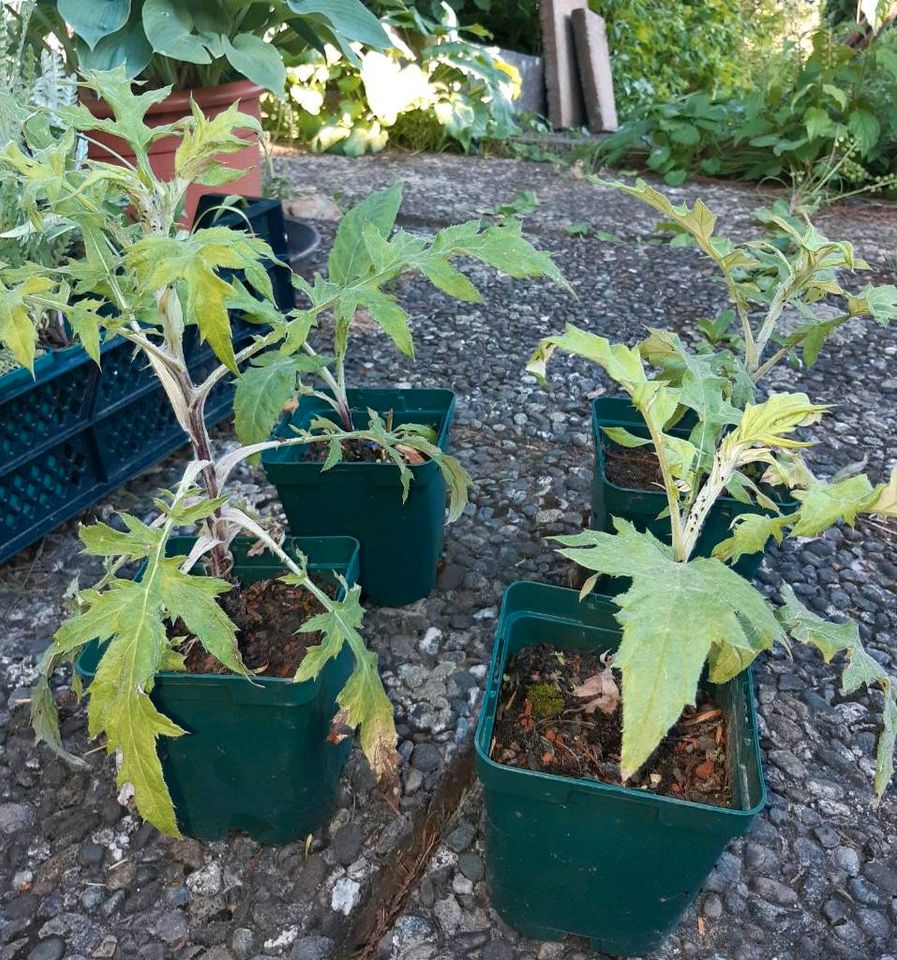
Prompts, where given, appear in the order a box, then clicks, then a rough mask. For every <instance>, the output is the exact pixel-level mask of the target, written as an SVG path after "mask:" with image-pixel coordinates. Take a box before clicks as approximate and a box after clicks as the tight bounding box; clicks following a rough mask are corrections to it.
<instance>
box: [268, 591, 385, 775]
mask: <svg viewBox="0 0 897 960" xmlns="http://www.w3.org/2000/svg"><path fill="white" fill-rule="evenodd" d="M283 580H284V581H285V582H287V583H295V582H298V581H297V579H296V577H295V576H294V575H293V574H289V575H287V576H286V577H284V578H283ZM343 587H344V589H345V596H344V598H343V599H342V600H335V601H332V602H331V605H330V609H329V610H327V611H325V612H324V613H320V614H316V615H315V616H313V617H311V618H309V619H308V620H307V621H306V622H305V624H303V626H302V628H301V631H302V632H303V633H312V632H316V631H320V632H321V633H322V634H323V641H322V642H321V643H320V644H319V645H317V646H315V647H312V648H311V649H309V651H308V652H307V653H306V655H305V658H304V659H303V661H302V663H301V664H300V665H299V669H298V670H297V671H296V676H295V678H294V679H295V680H296V681H297V682H301V681H303V680H309V679H311V678H313V677H316V676H317V675H318V673H320V671H321V669H322V668H323V666H324V665H325V664H326V663H327V661H328V660H330V659H332V658H333V657H336V656H338V655H339V652H340V651H341V650H342V647H343V644H344V643H348V644H349V647H350V648H351V650H352V655H353V656H354V658H355V667H354V669H353V670H352V674H351V675H350V677H349V679H348V680H347V681H346V685H345V686H344V687H343V689H342V690H341V691H340V693H339V694H338V696H337V702H338V703H339V705H340V707H342V709H343V710H344V711H345V712H346V722H347V724H348V725H349V726H351V727H358V729H359V737H360V740H361V748H362V750H363V751H364V755H365V756H366V757H367V758H368V762H369V763H370V765H371V768H372V769H373V771H374V772H375V774H377V776H378V777H381V776H384V775H385V776H387V777H391V776H392V775H393V774H394V772H395V769H396V763H397V757H396V749H395V745H396V731H395V722H394V720H393V708H392V703H390V700H389V697H387V696H386V691H385V690H384V689H383V683H382V681H381V680H380V675H379V673H378V672H377V655H376V654H375V653H372V652H370V651H369V650H368V649H367V648H366V647H365V645H364V641H363V640H362V638H361V634H360V633H359V632H358V628H359V627H360V626H361V621H362V617H363V611H362V609H361V603H360V596H361V588H360V587H358V586H353V587H350V588H346V584H345V583H343Z"/></svg>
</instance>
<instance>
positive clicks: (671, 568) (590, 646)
mask: <svg viewBox="0 0 897 960" xmlns="http://www.w3.org/2000/svg"><path fill="white" fill-rule="evenodd" d="M556 348H561V349H565V350H570V351H571V352H574V353H576V354H577V355H579V356H583V357H586V358H587V359H589V360H591V361H593V362H595V363H597V364H598V365H599V366H600V367H601V368H602V369H603V370H604V371H605V372H606V373H607V374H608V376H610V377H611V378H612V379H613V380H614V381H616V382H617V383H618V384H619V385H620V386H621V387H622V388H623V390H625V391H626V393H627V395H628V396H629V397H630V398H631V401H632V403H633V404H634V406H635V407H636V409H637V410H638V412H639V413H640V415H641V416H642V418H643V420H644V423H645V424H646V426H647V428H648V430H649V432H650V436H651V443H652V444H653V446H654V450H655V452H656V454H657V458H658V462H659V463H660V468H661V470H662V475H663V483H664V493H665V497H666V501H667V507H668V511H669V521H668V522H669V525H670V530H671V533H670V540H671V543H670V544H669V545H668V544H666V543H663V542H661V541H660V540H659V539H658V538H657V537H655V536H654V535H653V534H652V533H651V532H649V531H639V530H637V529H636V527H635V526H634V525H633V524H632V523H630V522H629V521H628V520H625V519H621V518H616V519H615V520H614V532H612V533H610V532H605V531H597V530H589V531H585V532H581V533H578V534H575V535H572V536H566V537H559V538H557V539H558V540H559V541H560V543H561V544H562V548H561V550H560V552H561V554H562V555H564V556H566V557H568V558H570V559H573V560H574V561H576V562H577V563H579V564H581V565H582V566H583V567H585V568H586V570H588V571H589V572H590V574H591V576H590V578H589V579H588V580H587V581H586V584H585V585H584V587H583V590H582V592H581V594H580V595H579V596H577V594H576V592H574V591H571V590H564V589H561V588H557V587H550V586H544V585H539V584H515V585H514V586H512V587H511V588H509V590H508V591H507V593H506V595H505V598H504V602H503V606H502V612H501V615H500V618H499V625H498V631H497V638H496V644H495V648H494V653H493V661H492V668H491V670H490V674H489V680H488V685H487V689H486V695H485V700H484V709H483V712H482V714H481V717H480V722H479V726H478V729H477V735H476V750H477V767H478V773H479V776H480V778H481V780H482V781H483V783H484V785H485V803H486V825H487V826H486V831H487V833H486V840H487V848H486V854H487V877H488V879H489V882H490V886H491V891H492V897H493V902H494V904H495V906H496V908H497V909H498V910H499V912H500V913H501V914H502V916H503V917H504V918H505V919H506V920H507V921H508V922H509V923H511V924H512V925H513V926H515V927H517V928H518V929H520V930H521V931H522V932H524V933H527V934H529V935H532V936H538V937H542V938H544V939H558V938H559V937H561V936H563V935H564V934H566V933H574V934H578V935H582V936H586V937H589V938H590V939H591V940H592V944H593V946H594V947H596V948H597V949H601V950H604V951H606V952H608V953H612V954H623V955H636V954H639V955H642V954H646V953H649V952H650V951H652V950H653V949H655V948H656V947H657V946H658V945H659V944H660V942H661V940H662V939H663V937H664V936H665V934H666V933H667V932H668V931H669V930H670V929H671V928H672V927H673V926H674V925H675V923H676V922H677V920H678V919H679V917H680V916H681V914H682V912H683V911H684V910H685V909H686V908H687V907H688V905H689V904H690V903H691V901H692V900H693V899H694V898H695V896H696V895H697V893H698V891H699V889H700V886H701V884H702V883H703V881H704V879H705V878H706V876H707V874H708V873H709V872H710V870H711V869H712V867H713V864H714V863H715V861H716V859H717V858H718V857H719V855H720V853H721V852H722V851H723V849H724V848H725V846H726V844H727V843H728V841H729V839H731V838H732V837H733V836H736V835H738V834H740V833H743V832H745V831H746V830H747V829H748V827H749V826H750V823H751V821H752V820H753V818H754V817H755V816H756V814H757V813H758V812H759V810H760V809H761V808H762V806H763V803H764V798H765V789H764V785H763V779H762V772H761V769H760V752H759V741H758V733H757V726H756V719H755V716H754V702H753V693H752V687H751V682H750V672H749V668H750V664H751V662H752V661H753V660H754V658H755V657H756V656H757V655H758V654H759V653H761V652H762V651H764V650H768V649H771V648H772V647H773V646H774V645H775V644H785V645H787V644H788V642H789V638H790V640H791V641H794V642H797V643H805V644H810V645H812V646H815V647H817V648H818V649H819V650H820V652H821V653H822V655H823V657H824V658H825V659H826V660H831V658H832V657H833V656H835V655H836V654H843V655H844V656H845V657H846V666H845V670H844V675H843V681H842V682H843V689H844V691H845V693H849V692H852V691H854V690H856V689H857V688H858V687H860V686H862V685H863V684H866V685H868V686H872V685H877V686H879V687H880V688H881V691H882V693H883V694H884V710H883V727H884V729H883V733H882V736H881V739H880V740H879V746H878V756H877V773H876V777H875V787H876V792H877V793H878V795H879V797H880V796H881V795H882V794H883V793H884V790H885V788H886V787H887V784H888V782H889V781H890V779H891V777H892V774H893V750H894V743H895V736H897V687H895V680H894V678H892V677H891V676H889V675H888V674H887V673H886V672H885V670H884V669H883V668H882V667H881V665H880V664H879V663H878V662H877V661H876V660H875V659H874V658H873V657H871V656H870V655H869V654H867V653H866V651H865V650H864V649H863V646H862V644H861V642H860V637H859V629H858V627H857V625H856V624H854V623H846V624H832V623H827V622H826V621H824V620H822V619H820V618H819V617H817V616H816V615H815V614H813V613H811V612H810V611H808V610H806V609H805V608H804V607H803V606H802V605H801V604H800V602H799V601H798V600H797V598H796V596H795V595H794V593H793V592H792V591H791V590H790V588H789V587H788V586H787V585H786V586H785V587H784V588H783V600H784V603H783V604H782V606H780V607H778V608H777V609H776V608H774V607H773V606H772V605H771V604H770V603H769V602H768V601H767V600H766V599H765V597H764V596H763V595H762V594H761V593H760V592H759V591H758V590H756V589H755V588H754V587H753V586H752V585H751V584H750V583H749V582H748V581H747V580H745V579H744V578H742V577H741V576H739V575H738V574H737V573H736V572H735V571H734V570H732V569H731V568H730V567H729V566H728V565H727V564H726V563H725V562H724V560H726V559H732V558H734V557H736V556H738V555H739V554H740V553H742V552H752V551H755V550H757V549H761V548H762V546H763V544H764V543H765V542H766V540H767V539H768V538H769V537H776V538H777V539H781V538H783V537H785V536H804V537H805V536H815V535H817V534H819V533H821V532H822V531H823V530H825V529H826V528H827V527H829V526H830V525H831V524H833V523H835V522H837V521H838V520H842V519H843V520H845V521H846V522H848V523H853V522H854V519H855V518H856V516H857V515H858V514H859V513H875V514H879V515H882V516H897V470H895V471H894V473H893V474H892V475H891V477H890V480H889V482H888V483H887V485H886V484H884V483H880V484H877V485H875V486H873V485H872V484H871V483H870V482H869V480H868V479H867V478H866V477H864V476H853V477H850V478H847V479H844V480H839V481H837V482H826V481H822V480H818V479H816V478H813V477H812V476H811V475H809V471H808V470H807V468H806V466H805V465H804V464H803V462H802V460H801V458H800V455H799V451H800V448H801V447H805V446H808V445H809V444H808V442H807V441H805V440H801V439H799V436H798V435H797V434H798V431H799V429H800V428H801V427H803V426H806V425H809V424H815V423H817V422H819V421H820V419H821V417H822V415H823V414H824V412H825V410H826V408H825V407H824V406H822V405H819V404H814V403H811V402H810V401H809V399H808V398H807V397H806V396H805V395H803V394H772V395H771V396H770V397H769V398H768V399H767V400H765V401H764V402H762V403H756V404H755V403H747V404H746V405H745V408H744V410H743V411H741V412H740V415H739V416H738V417H737V422H736V423H734V424H733V425H732V426H731V429H728V430H726V431H720V430H717V429H714V428H711V427H710V426H709V421H710V420H712V418H713V411H714V410H715V409H717V408H718V405H719V404H720V403H721V402H722V401H723V398H724V396H725V384H723V383H720V382H718V381H716V382H715V381H714V379H713V378H710V377H708V378H705V379H704V380H703V385H704V390H703V391H701V392H699V393H697V394H696V393H695V392H694V391H691V390H689V389H687V388H685V387H678V386H676V387H674V386H670V385H669V384H668V383H666V382H665V381H664V380H662V379H650V378H649V377H648V375H647V372H646V368H645V366H644V364H643V361H642V358H641V355H640V353H639V351H638V349H637V348H629V347H626V346H623V345H621V344H610V343H609V342H608V341H607V340H606V339H604V338H602V337H597V336H593V335H588V334H583V333H582V332H579V331H571V330H568V331H567V333H565V334H563V335H559V336H556V337H549V338H546V339H545V340H543V341H542V343H541V344H540V347H539V349H538V350H537V352H536V354H535V356H534V358H533V360H532V362H531V364H530V366H529V367H528V369H529V370H530V371H531V372H533V373H535V374H536V375H537V376H543V375H544V373H545V365H546V363H547V360H548V358H549V357H550V356H551V353H552V352H553V351H554V350H555V349H556ZM681 405H685V406H686V407H687V408H688V409H689V410H691V412H692V413H693V414H694V415H695V416H696V417H697V419H698V423H699V424H708V429H711V430H712V432H713V433H714V435H715V439H714V441H713V443H712V446H711V449H712V463H713V465H712V467H711V468H710V472H709V475H707V476H706V477H705V478H704V479H701V473H700V471H699V470H698V469H697V464H698V463H699V462H700V459H701V452H702V449H704V448H701V447H699V446H697V445H695V444H692V443H691V441H690V440H688V439H684V438H678V437H674V436H672V435H671V434H669V432H668V427H669V424H670V423H671V422H672V421H673V420H674V418H675V416H676V412H677V410H678V409H679V407H680V406H681ZM751 465H760V466H761V467H762V469H763V470H764V473H768V474H771V475H773V476H775V477H782V478H784V479H786V480H787V479H788V478H789V477H792V476H794V475H795V474H797V473H806V474H807V475H809V476H810V479H808V480H807V482H806V483H805V485H804V486H803V487H802V489H800V490H798V491H797V492H796V493H795V496H796V499H797V501H798V504H797V506H796V508H795V509H794V510H792V511H791V512H789V513H788V514H784V515H782V516H773V517H769V516H764V515H762V514H748V515H745V516H742V517H741V518H739V519H738V520H737V521H736V523H735V526H734V528H733V530H732V531H731V535H730V537H729V538H728V539H727V540H726V541H724V542H723V543H721V544H719V545H718V546H717V547H716V549H715V555H714V556H710V557H697V556H696V555H695V545H696V543H697V542H698V539H699V537H700V534H701V529H702V527H703V525H704V524H705V523H706V521H707V518H708V516H709V515H710V513H711V511H712V508H713V505H714V503H715V502H716V501H717V500H718V498H719V497H720V496H721V494H722V492H723V491H724V490H725V489H726V487H727V485H728V484H729V482H730V481H731V479H732V478H733V477H737V476H738V475H739V474H743V473H744V471H745V470H747V469H748V468H749V467H750V466H751ZM698 483H700V487H697V486H696V485H697V484H698ZM599 575H607V576H612V577H619V578H625V579H626V581H627V582H628V583H629V587H628V589H627V590H626V591H625V592H623V593H622V594H619V595H617V596H614V597H605V596H600V595H597V594H593V593H591V591H592V590H593V588H594V586H595V583H596V578H597V577H598V576H599ZM580 601H581V602H580ZM521 851H526V854H525V856H526V862H527V863H528V864H531V865H532V869H529V870H528V869H525V868H522V866H521V859H520V858H521V853H520V852H521Z"/></svg>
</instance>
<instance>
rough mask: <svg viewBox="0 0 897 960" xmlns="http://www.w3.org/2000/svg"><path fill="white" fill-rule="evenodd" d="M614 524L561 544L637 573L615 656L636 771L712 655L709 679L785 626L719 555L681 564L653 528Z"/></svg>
mask: <svg viewBox="0 0 897 960" xmlns="http://www.w3.org/2000/svg"><path fill="white" fill-rule="evenodd" d="M614 527H615V529H616V534H609V533H602V532H598V531H589V532H585V533H580V534H575V535H573V536H568V537H558V538H557V540H558V541H559V542H560V543H561V544H563V545H564V547H563V549H560V550H559V551H558V552H559V553H561V554H562V555H563V556H566V557H568V558H569V559H571V560H573V561H575V562H576V563H579V564H581V565H582V566H584V567H585V568H586V569H588V570H592V571H595V572H596V573H602V574H606V575H608V576H613V577H629V578H631V579H632V586H631V587H630V588H629V590H627V591H626V592H625V593H623V594H621V595H620V596H619V597H617V598H616V602H617V604H618V605H619V607H620V609H619V612H618V613H617V620H618V621H619V623H620V626H621V627H622V628H623V639H622V641H621V643H620V647H619V649H618V651H617V653H616V655H615V656H614V665H615V666H617V667H619V669H620V670H621V672H622V674H623V749H622V758H621V771H622V773H623V776H624V777H625V778H628V777H629V776H631V775H632V774H633V773H635V772H636V771H637V770H638V769H639V768H640V767H641V766H642V764H643V763H644V762H645V761H646V760H647V759H648V757H649V756H650V755H651V754H652V753H653V752H654V750H655V749H656V747H657V745H658V744H659V743H660V741H661V739H662V738H663V737H664V736H665V734H666V733H667V731H668V730H669V729H670V727H671V726H672V725H673V724H674V723H676V721H677V720H678V719H679V717H680V716H681V714H682V711H683V709H684V708H685V707H686V706H687V705H688V704H690V703H694V702H695V694H696V691H697V684H698V680H699V678H700V675H701V671H702V670H703V667H704V663H705V662H706V661H707V658H708V657H710V656H711V654H713V659H712V664H713V667H714V671H713V673H712V675H711V679H712V680H713V681H715V682H723V681H725V680H728V679H731V677H732V676H733V675H734V673H733V671H735V672H737V670H740V669H742V668H743V666H744V665H745V663H746V662H750V660H751V659H753V657H754V656H756V655H757V653H759V652H760V651H761V650H765V649H769V648H771V647H772V645H773V644H774V643H775V642H776V641H781V640H783V639H784V631H783V630H782V628H781V626H780V625H779V623H778V621H777V620H776V618H775V615H774V614H773V612H772V610H771V609H770V607H769V605H768V604H767V602H766V600H765V599H764V598H763V596H762V595H761V594H760V593H759V592H758V591H757V590H755V589H754V587H753V586H751V584H750V583H748V582H747V581H746V580H744V579H743V578H742V577H740V576H739V575H738V574H737V573H735V572H734V571H733V570H731V569H729V568H728V567H727V566H725V564H723V563H721V562H720V561H719V560H715V559H712V558H702V559H697V560H691V561H689V562H688V563H678V562H676V561H675V560H674V559H673V555H672V550H671V548H670V547H668V546H666V545H665V544H662V543H661V542H660V541H659V540H657V539H656V538H655V537H653V536H652V535H651V534H650V533H640V532H638V531H637V530H636V529H635V527H634V526H632V524H630V523H629V522H628V521H625V520H621V519H615V520H614Z"/></svg>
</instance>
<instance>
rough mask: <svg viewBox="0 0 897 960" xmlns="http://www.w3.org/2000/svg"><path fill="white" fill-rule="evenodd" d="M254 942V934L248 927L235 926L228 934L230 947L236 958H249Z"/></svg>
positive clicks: (240, 959) (244, 959)
mask: <svg viewBox="0 0 897 960" xmlns="http://www.w3.org/2000/svg"><path fill="white" fill-rule="evenodd" d="M255 944H256V939H255V934H254V933H253V932H252V930H250V929H249V928H248V927H237V928H236V929H235V930H234V932H233V933H232V934H231V935H230V948H231V950H232V951H233V954H234V956H235V957H236V958H237V960H249V958H250V957H251V956H252V955H253V953H254V952H255Z"/></svg>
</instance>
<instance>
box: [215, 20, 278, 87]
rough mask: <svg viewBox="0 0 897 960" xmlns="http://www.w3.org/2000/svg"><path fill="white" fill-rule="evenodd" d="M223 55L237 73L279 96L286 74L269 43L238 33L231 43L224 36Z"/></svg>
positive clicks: (276, 51)
mask: <svg viewBox="0 0 897 960" xmlns="http://www.w3.org/2000/svg"><path fill="white" fill-rule="evenodd" d="M223 39H224V55H225V57H226V58H227V62H228V63H229V64H230V65H231V66H232V67H233V68H234V70H236V71H237V72H238V73H239V74H241V75H242V76H244V77H246V79H247V80H251V81H252V82H253V83H257V84H258V85H259V86H261V87H265V88H267V89H268V90H270V91H271V92H272V93H273V94H274V95H275V96H276V97H282V96H283V94H284V89H285V88H286V85H287V71H286V67H284V65H283V58H282V57H281V55H280V51H279V50H278V49H277V47H276V46H275V45H274V43H272V42H270V41H266V40H263V39H262V38H261V37H257V36H255V35H253V34H251V33H240V34H238V35H237V36H236V37H234V39H233V41H231V40H229V39H228V38H227V37H224V38H223Z"/></svg>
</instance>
